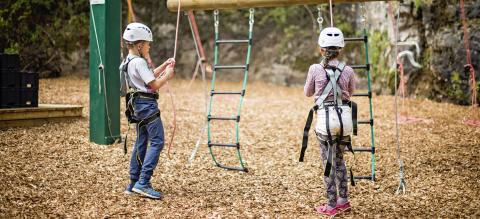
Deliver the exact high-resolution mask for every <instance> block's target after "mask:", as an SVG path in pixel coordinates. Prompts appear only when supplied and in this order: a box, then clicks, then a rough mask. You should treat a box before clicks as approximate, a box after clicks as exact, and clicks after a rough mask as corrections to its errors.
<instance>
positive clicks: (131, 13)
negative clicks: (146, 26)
mask: <svg viewBox="0 0 480 219" xmlns="http://www.w3.org/2000/svg"><path fill="white" fill-rule="evenodd" d="M127 4H128V23H132V22H136V20H137V18H136V16H135V12H134V11H133V4H132V0H127Z"/></svg>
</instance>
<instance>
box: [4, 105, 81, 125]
mask: <svg viewBox="0 0 480 219" xmlns="http://www.w3.org/2000/svg"><path fill="white" fill-rule="evenodd" d="M82 110H83V107H82V106H76V105H57V104H39V106H38V107H32V108H11V109H0V121H2V123H4V122H5V121H12V120H28V119H48V118H65V117H81V116H82Z"/></svg>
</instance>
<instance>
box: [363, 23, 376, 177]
mask: <svg viewBox="0 0 480 219" xmlns="http://www.w3.org/2000/svg"><path fill="white" fill-rule="evenodd" d="M363 35H364V36H367V29H366V28H364V29H363ZM365 56H366V57H365V59H366V65H367V66H368V65H369V64H370V61H369V58H368V41H365ZM367 79H368V92H369V94H370V95H371V94H372V87H371V77H370V68H369V69H367ZM368 99H369V103H370V121H372V120H373V106H372V97H369V98H368ZM370 134H371V136H372V181H373V180H375V154H374V151H375V135H374V131H373V124H371V125H370Z"/></svg>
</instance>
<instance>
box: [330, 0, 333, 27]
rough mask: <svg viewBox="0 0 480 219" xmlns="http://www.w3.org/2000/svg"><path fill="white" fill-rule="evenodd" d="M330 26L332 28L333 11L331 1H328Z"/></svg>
mask: <svg viewBox="0 0 480 219" xmlns="http://www.w3.org/2000/svg"><path fill="white" fill-rule="evenodd" d="M330 26H331V27H333V9H332V0H330Z"/></svg>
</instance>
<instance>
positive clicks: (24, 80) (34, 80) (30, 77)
mask: <svg viewBox="0 0 480 219" xmlns="http://www.w3.org/2000/svg"><path fill="white" fill-rule="evenodd" d="M19 74H20V75H19V78H20V88H38V74H37V73H30V72H20V73H19Z"/></svg>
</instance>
